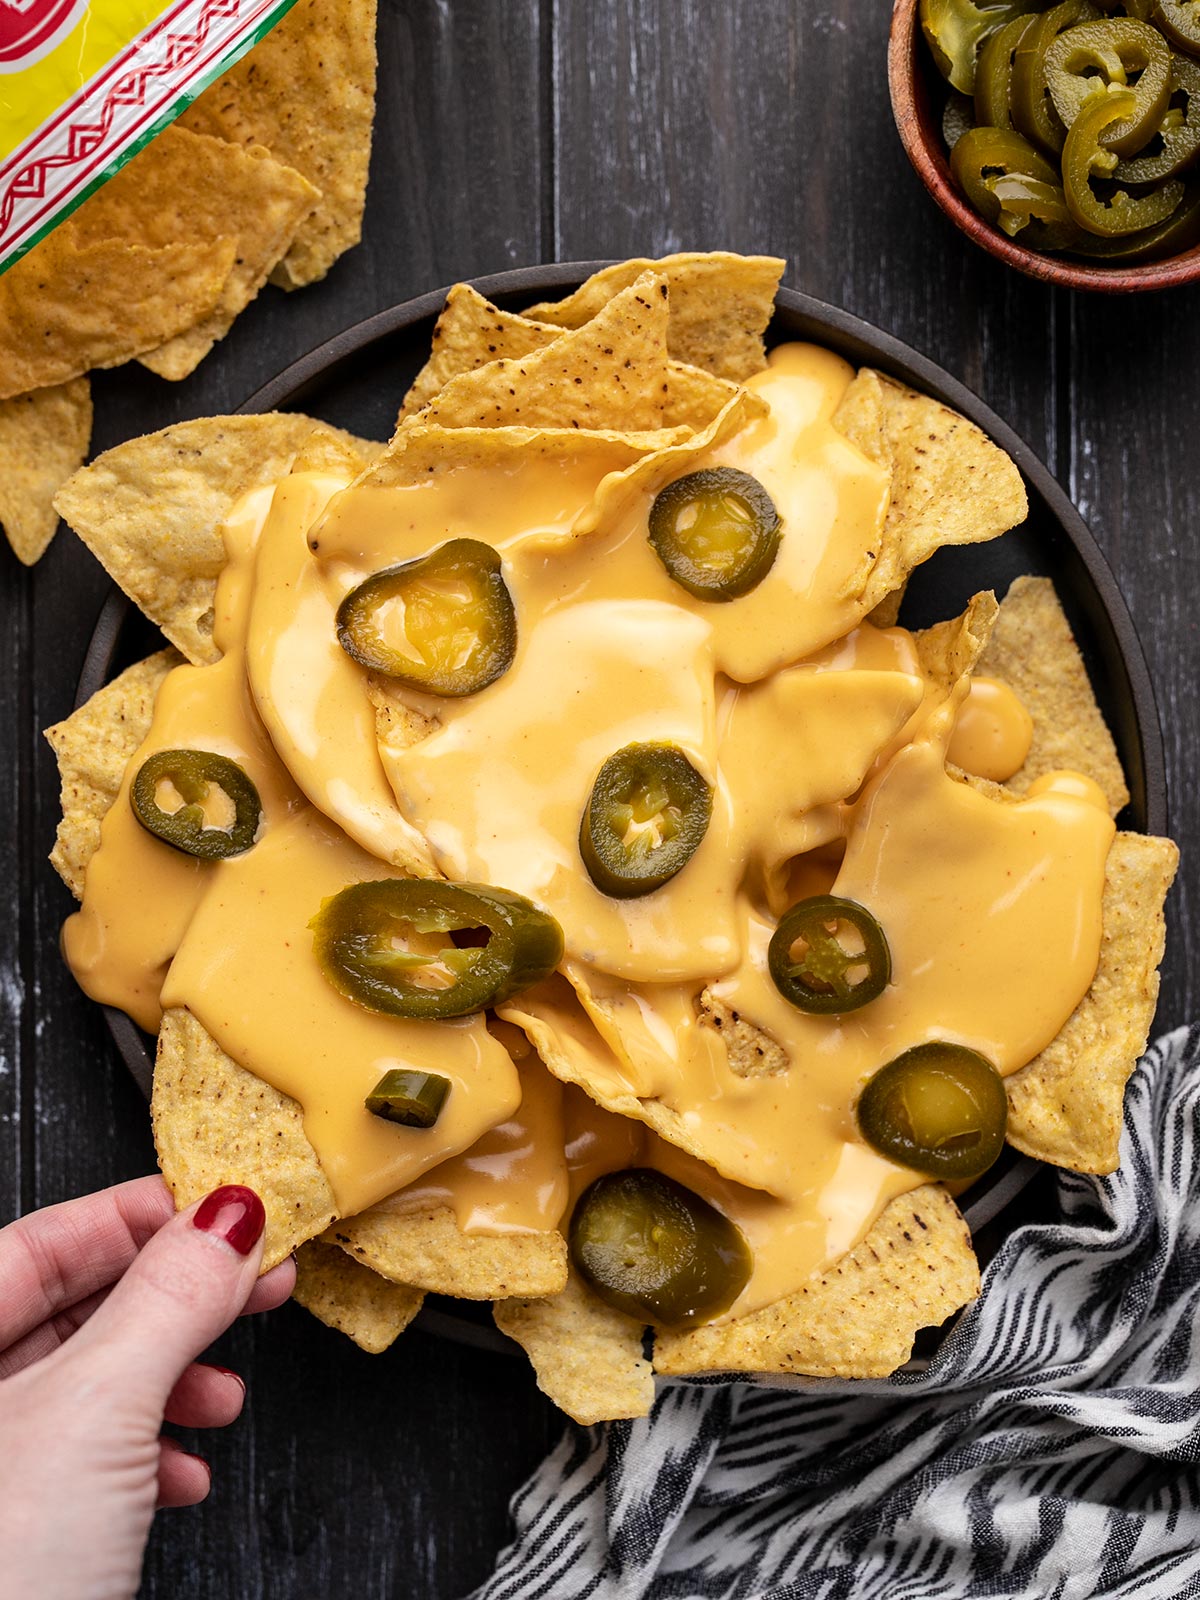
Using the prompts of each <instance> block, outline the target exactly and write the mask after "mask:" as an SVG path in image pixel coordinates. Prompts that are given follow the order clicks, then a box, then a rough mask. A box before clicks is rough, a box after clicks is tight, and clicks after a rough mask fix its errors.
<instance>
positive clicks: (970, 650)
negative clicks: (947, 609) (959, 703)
mask: <svg viewBox="0 0 1200 1600" xmlns="http://www.w3.org/2000/svg"><path fill="white" fill-rule="evenodd" d="M999 614H1000V607H999V606H998V605H997V604H996V596H995V595H994V594H993V593H992V591H991V590H990V589H985V590H984V591H983V592H982V593H981V594H976V595H972V597H971V600H970V604H969V605H968V606H967V609H966V610H965V611H964V612H963V614H962V616H961V617H952V618H951V619H950V621H948V622H937V623H935V624H934V625H933V627H932V628H922V629H921V630H920V632H918V633H916V634H914V635H913V639H914V642H915V644H916V647H917V657H918V659H919V661H920V663H921V669H922V671H923V672H924V673H925V674H926V675H927V676H928V677H929V678H932V680H933V681H934V683H936V684H937V685H938V686H939V687H940V688H941V689H943V690H945V692H946V693H947V694H948V693H949V692H950V690H951V689H953V688H954V686H955V684H957V683H959V682H960V681H961V680H962V679H963V678H965V677H966V676H967V675H968V674H969V673H971V672H973V671H975V670H976V669H977V668H978V664H979V660H980V658H981V656H982V654H983V652H984V650H985V649H986V648H987V642H988V639H989V637H990V636H991V633H992V630H993V628H994V627H995V625H996V618H997V617H998V616H999Z"/></svg>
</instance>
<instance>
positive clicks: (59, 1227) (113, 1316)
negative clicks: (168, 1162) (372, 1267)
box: [0, 1178, 295, 1600]
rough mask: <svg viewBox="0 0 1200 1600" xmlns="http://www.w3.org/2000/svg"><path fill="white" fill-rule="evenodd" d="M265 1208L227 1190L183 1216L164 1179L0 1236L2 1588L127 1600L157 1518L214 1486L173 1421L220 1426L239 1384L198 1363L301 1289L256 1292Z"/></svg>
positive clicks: (277, 1282)
mask: <svg viewBox="0 0 1200 1600" xmlns="http://www.w3.org/2000/svg"><path fill="white" fill-rule="evenodd" d="M263 1224H264V1215H263V1208H262V1202H261V1201H260V1200H259V1198H258V1196H257V1195H256V1194H255V1193H254V1192H253V1190H251V1189H243V1188H239V1187H227V1188H223V1189H216V1190H214V1191H213V1193H212V1194H211V1195H209V1196H208V1197H207V1198H206V1199H204V1200H202V1201H200V1202H199V1203H198V1205H195V1206H191V1207H189V1209H188V1210H187V1211H183V1212H180V1213H179V1215H178V1216H176V1215H175V1208H174V1205H173V1203H172V1200H171V1196H170V1193H169V1192H168V1190H167V1187H166V1185H165V1184H164V1183H163V1182H162V1180H161V1179H160V1178H139V1179H136V1180H135V1181H134V1182H132V1183H124V1184H120V1185H118V1187H116V1188H114V1189H106V1190H104V1191H103V1192H102V1193H100V1194H94V1195H88V1196H86V1197H85V1198H84V1199H81V1200H71V1201H68V1202H67V1203H66V1204H65V1205H59V1206H52V1207H50V1208H49V1209H47V1210H45V1211H40V1212H34V1213H32V1214H31V1215H30V1216H28V1217H23V1218H22V1219H21V1220H20V1221H18V1222H14V1223H12V1224H11V1225H10V1226H9V1227H7V1228H3V1229H0V1442H2V1445H3V1449H2V1450H0V1590H3V1592H4V1593H5V1594H13V1595H23V1596H29V1597H30V1600H33V1597H36V1600H129V1597H130V1596H131V1595H133V1593H134V1592H135V1590H136V1589H137V1587H138V1582H139V1577H140V1573H141V1563H142V1553H143V1550H144V1548H145V1543H146V1536H147V1534H148V1532H149V1529H150V1522H151V1519H152V1517H153V1515H154V1511H155V1507H156V1506H188V1505H195V1504H197V1503H198V1502H199V1501H201V1500H203V1499H204V1497H205V1496H206V1495H207V1493H208V1490H209V1484H210V1481H211V1480H210V1474H209V1470H208V1467H207V1465H206V1464H205V1462H204V1461H203V1460H202V1459H201V1458H200V1457H199V1456H194V1455H189V1454H187V1453H186V1452H185V1451H184V1450H183V1449H182V1448H181V1446H180V1445H178V1444H177V1443H176V1442H175V1441H174V1440H172V1439H169V1438H164V1437H162V1436H161V1434H160V1431H159V1430H160V1428H161V1426H162V1423H163V1421H164V1420H166V1421H167V1422H171V1423H175V1424H177V1425H178V1426H180V1427H185V1428H219V1427H224V1426H226V1425H227V1424H228V1423H231V1422H233V1421H234V1420H235V1419H236V1418H237V1417H238V1415H239V1414H240V1412H241V1409H242V1402H243V1399H244V1397H245V1386H244V1385H243V1383H242V1381H241V1379H240V1378H238V1377H237V1376H236V1374H234V1373H232V1372H228V1371H227V1370H226V1369H225V1368H223V1367H213V1366H205V1365H202V1364H200V1363H198V1362H196V1360H195V1357H196V1356H198V1355H199V1354H200V1352H201V1351H202V1350H204V1349H205V1348H206V1346H208V1345H209V1344H211V1343H212V1341H213V1340H214V1339H215V1338H216V1337H217V1336H218V1335H219V1334H221V1333H223V1332H224V1330H225V1329H226V1328H227V1327H228V1326H229V1324H230V1323H231V1322H233V1321H234V1319H235V1318H236V1317H238V1316H239V1315H240V1314H242V1313H243V1312H252V1311H268V1310H271V1309H272V1308H273V1307H275V1306H277V1305H280V1304H282V1302H283V1301H284V1300H286V1299H287V1298H288V1296H289V1295H290V1294H291V1292H292V1286H293V1283H294V1282H295V1268H294V1266H293V1265H292V1263H291V1262H290V1261H288V1262H284V1263H283V1264H282V1265H281V1266H278V1267H276V1268H274V1269H273V1270H272V1271H271V1272H269V1273H267V1275H266V1276H265V1277H264V1278H262V1279H261V1280H259V1279H258V1268H259V1263H260V1261H261V1260H262V1231H263Z"/></svg>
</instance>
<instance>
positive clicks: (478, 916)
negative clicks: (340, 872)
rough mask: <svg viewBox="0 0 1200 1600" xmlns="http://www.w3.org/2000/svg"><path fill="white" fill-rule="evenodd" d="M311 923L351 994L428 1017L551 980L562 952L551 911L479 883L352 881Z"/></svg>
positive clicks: (317, 943)
mask: <svg viewBox="0 0 1200 1600" xmlns="http://www.w3.org/2000/svg"><path fill="white" fill-rule="evenodd" d="M310 926H311V927H312V930H313V935H314V938H313V945H314V949H315V951H316V955H317V960H318V961H319V962H320V964H321V969H322V971H323V972H324V974H325V976H326V977H327V978H328V979H329V982H330V983H331V984H332V985H333V987H334V988H335V989H337V990H338V991H339V992H340V993H341V994H344V995H345V996H346V998H347V999H348V1000H353V1001H355V1002H356V1003H357V1004H358V1005H361V1006H366V1007H367V1008H368V1009H369V1010H371V1011H385V1012H389V1013H390V1014H391V1015H393V1016H397V1017H411V1018H414V1019H415V1020H417V1021H425V1022H436V1021H442V1020H444V1019H446V1018H448V1017H464V1016H469V1015H471V1014H472V1013H474V1012H477V1011H483V1010H485V1009H486V1008H487V1007H488V1006H492V1005H497V1004H499V1002H500V1001H502V1000H506V999H508V998H509V996H511V995H514V994H517V993H518V992H519V991H520V990H522V989H527V988H529V987H530V985H531V984H535V983H539V982H540V981H541V980H542V979H543V978H545V977H548V976H549V974H550V973H551V972H553V970H554V968H555V967H556V966H557V965H558V963H559V961H561V959H562V953H563V938H562V929H561V928H560V927H559V925H558V923H557V922H556V921H555V920H554V918H553V917H552V916H550V915H549V914H548V913H547V912H545V911H542V910H540V909H539V908H538V907H537V906H535V905H534V904H533V903H532V902H531V901H529V900H526V899H524V897H523V896H521V895H519V894H513V893H512V892H511V891H510V890H508V889H494V888H492V887H490V886H489V885H487V884H481V883H442V882H440V881H438V880H433V879H425V878H384V879H380V880H377V881H372V882H368V883H352V884H350V885H349V887H348V888H345V889H343V890H341V891H340V893H338V894H335V895H333V896H331V898H330V899H328V900H326V901H325V903H324V905H322V907H321V909H320V911H319V912H318V913H317V915H316V916H315V917H314V918H313V921H312V923H311V925H310Z"/></svg>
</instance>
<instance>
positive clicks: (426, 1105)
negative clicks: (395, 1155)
mask: <svg viewBox="0 0 1200 1600" xmlns="http://www.w3.org/2000/svg"><path fill="white" fill-rule="evenodd" d="M449 1093H450V1080H449V1078H443V1077H442V1075H441V1074H440V1073H438V1072H418V1071H416V1070H415V1069H409V1068H406V1067H393V1068H392V1070H391V1071H390V1072H385V1073H384V1075H383V1077H382V1078H380V1080H379V1082H378V1083H377V1084H376V1085H375V1087H374V1088H373V1089H372V1090H371V1092H370V1094H369V1095H368V1096H367V1098H366V1100H365V1102H364V1104H365V1105H366V1108H367V1110H368V1111H369V1112H370V1113H371V1115H372V1116H373V1117H382V1118H383V1120H384V1121H385V1122H398V1123H399V1124H400V1125H401V1127H404V1128H432V1127H433V1125H434V1123H435V1122H436V1121H437V1119H438V1118H439V1117H440V1116H441V1114H442V1107H443V1106H444V1105H445V1103H446V1096H447V1095H448V1094H449Z"/></svg>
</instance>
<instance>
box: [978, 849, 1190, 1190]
mask: <svg viewBox="0 0 1200 1600" xmlns="http://www.w3.org/2000/svg"><path fill="white" fill-rule="evenodd" d="M1178 864H1179V851H1178V849H1177V848H1176V847H1175V845H1174V844H1173V843H1172V842H1171V840H1170V839H1156V838H1147V837H1146V836H1145V835H1143V834H1140V833H1118V834H1117V836H1116V838H1115V839H1114V840H1113V843H1112V848H1111V850H1110V851H1109V853H1108V865H1107V870H1106V874H1105V882H1104V903H1103V919H1104V933H1103V938H1102V942H1101V945H1100V964H1099V966H1098V967H1097V969H1096V976H1095V977H1094V978H1093V979H1092V985H1091V988H1090V989H1089V990H1088V992H1087V994H1086V995H1084V997H1083V999H1082V1000H1081V1001H1080V1002H1079V1004H1078V1005H1077V1006H1076V1008H1075V1010H1074V1012H1073V1013H1072V1014H1071V1016H1070V1017H1069V1018H1068V1020H1067V1022H1066V1023H1065V1024H1064V1026H1063V1028H1062V1030H1061V1032H1060V1033H1059V1034H1058V1036H1057V1037H1056V1038H1055V1039H1053V1040H1051V1042H1050V1043H1049V1044H1048V1045H1047V1046H1046V1048H1045V1049H1044V1050H1043V1051H1042V1053H1041V1055H1039V1056H1035V1057H1034V1059H1033V1060H1032V1061H1031V1062H1030V1063H1029V1065H1028V1066H1027V1067H1022V1068H1021V1070H1020V1071H1019V1072H1015V1073H1013V1075H1012V1077H1010V1078H1009V1079H1008V1080H1007V1081H1006V1085H1005V1087H1006V1088H1007V1090H1008V1141H1009V1143H1010V1144H1013V1145H1016V1147H1017V1149H1018V1150H1023V1151H1024V1152H1025V1153H1026V1155H1031V1156H1036V1157H1037V1158H1038V1159H1039V1160H1041V1161H1049V1162H1052V1163H1053V1164H1054V1165H1055V1166H1057V1167H1069V1168H1071V1169H1072V1170H1073V1171H1075V1172H1115V1171H1116V1169H1117V1166H1118V1164H1119V1160H1120V1157H1119V1152H1118V1147H1119V1145H1120V1140H1121V1126H1122V1121H1123V1109H1124V1102H1125V1083H1126V1080H1127V1079H1128V1078H1129V1075H1130V1074H1131V1073H1132V1071H1133V1069H1134V1067H1135V1066H1136V1065H1137V1061H1138V1058H1139V1057H1140V1055H1141V1054H1142V1051H1143V1050H1144V1049H1145V1048H1146V1040H1147V1038H1148V1036H1149V1033H1150V1025H1151V1023H1152V1022H1153V1021H1154V1008H1155V1006H1156V1004H1157V1002H1158V966H1159V962H1160V961H1161V960H1162V956H1163V945H1164V941H1165V937H1166V923H1165V920H1164V917H1163V901H1164V900H1165V898H1166V894H1167V890H1168V889H1169V888H1170V887H1171V883H1172V881H1173V879H1174V877H1175V869H1176V867H1177V866H1178Z"/></svg>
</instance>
